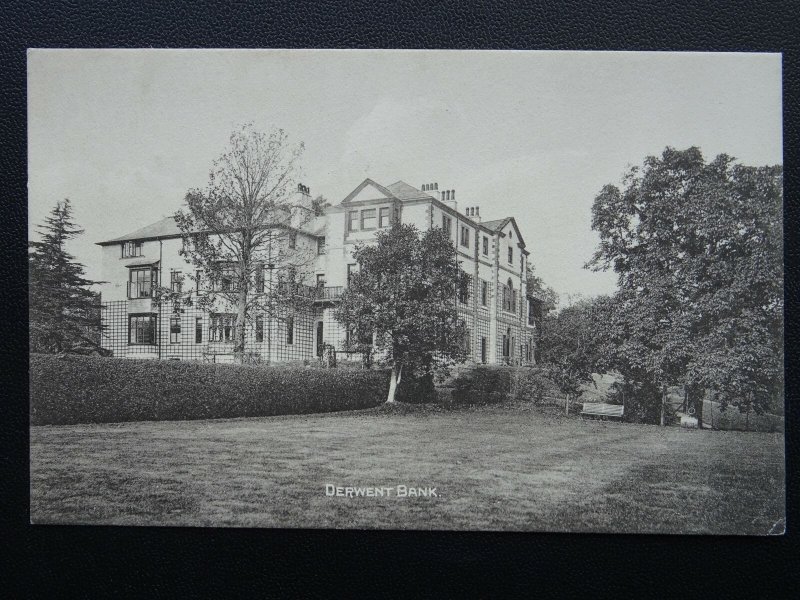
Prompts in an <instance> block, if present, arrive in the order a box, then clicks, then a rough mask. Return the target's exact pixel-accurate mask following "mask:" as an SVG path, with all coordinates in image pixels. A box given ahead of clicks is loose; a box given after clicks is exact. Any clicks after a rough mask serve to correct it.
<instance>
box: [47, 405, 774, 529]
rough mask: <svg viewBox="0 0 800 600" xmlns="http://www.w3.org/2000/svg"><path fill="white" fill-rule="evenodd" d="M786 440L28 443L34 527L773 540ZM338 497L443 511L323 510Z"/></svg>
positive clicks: (569, 436)
mask: <svg viewBox="0 0 800 600" xmlns="http://www.w3.org/2000/svg"><path fill="white" fill-rule="evenodd" d="M783 465H784V438H783V435H782V434H780V433H742V432H733V431H696V430H682V429H680V428H674V427H670V428H660V427H656V426H651V425H633V424H625V423H613V422H607V421H596V420H582V419H581V418H579V417H564V416H562V415H561V414H560V413H559V411H558V410H557V409H548V408H542V407H533V406H531V405H529V404H510V405H502V406H494V407H482V408H474V409H460V410H443V409H439V408H436V407H423V406H417V407H414V406H404V405H398V406H395V407H379V408H376V409H368V410H362V411H353V412H348V413H330V414H324V415H322V414H321V415H302V416H286V417H267V418H254V419H231V420H215V421H181V422H176V421H169V422H140V423H123V424H103V425H70V426H46V427H32V428H31V520H32V521H33V522H34V523H75V524H77V523H87V524H119V525H193V526H242V527H310V528H316V527H341V528H392V529H478V530H537V531H609V532H610V531H615V532H641V533H644V532H654V533H655V532H657V533H698V534H700V533H719V534H744V533H747V534H768V533H772V534H775V533H782V532H783V529H784V521H783V516H784V470H783V468H784V466H783ZM326 484H333V485H335V486H341V487H344V486H374V487H393V488H394V486H397V485H399V484H402V485H406V486H418V487H435V488H436V497H432V496H429V497H397V496H396V495H394V494H395V493H396V489H394V490H393V492H394V493H393V495H392V496H389V497H386V496H384V497H337V496H327V495H326V493H325V486H326Z"/></svg>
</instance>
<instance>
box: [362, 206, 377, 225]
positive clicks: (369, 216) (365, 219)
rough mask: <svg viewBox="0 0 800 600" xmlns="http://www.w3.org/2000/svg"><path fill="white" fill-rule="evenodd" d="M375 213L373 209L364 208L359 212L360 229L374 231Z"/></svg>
mask: <svg viewBox="0 0 800 600" xmlns="http://www.w3.org/2000/svg"><path fill="white" fill-rule="evenodd" d="M376 213H377V211H376V210H375V209H374V208H365V209H364V210H362V211H361V229H375V222H376V220H377V216H376Z"/></svg>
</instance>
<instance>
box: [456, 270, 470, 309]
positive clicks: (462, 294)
mask: <svg viewBox="0 0 800 600" xmlns="http://www.w3.org/2000/svg"><path fill="white" fill-rule="evenodd" d="M461 278H462V284H461V286H459V288H458V301H459V302H461V304H466V303H467V302H469V286H470V279H471V278H470V276H469V275H467V274H466V273H463V272H462V273H461Z"/></svg>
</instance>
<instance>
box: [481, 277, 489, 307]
mask: <svg viewBox="0 0 800 600" xmlns="http://www.w3.org/2000/svg"><path fill="white" fill-rule="evenodd" d="M488 304H489V283H488V282H487V281H481V305H482V306H487V305H488Z"/></svg>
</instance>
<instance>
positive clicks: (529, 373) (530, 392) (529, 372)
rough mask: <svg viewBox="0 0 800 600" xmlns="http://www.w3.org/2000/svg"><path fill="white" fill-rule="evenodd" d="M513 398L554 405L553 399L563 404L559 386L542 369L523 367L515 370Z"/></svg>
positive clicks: (512, 381)
mask: <svg viewBox="0 0 800 600" xmlns="http://www.w3.org/2000/svg"><path fill="white" fill-rule="evenodd" d="M510 393H511V396H512V397H513V398H515V399H516V400H523V401H526V402H535V403H537V404H552V402H553V399H556V400H557V401H558V402H559V403H561V402H563V401H562V400H561V396H563V394H562V393H561V392H560V391H559V389H558V386H557V385H556V384H555V383H553V381H552V380H550V379H549V378H548V377H547V371H546V370H545V369H543V368H542V367H523V368H517V369H514V371H513V373H512V377H511V391H510Z"/></svg>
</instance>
